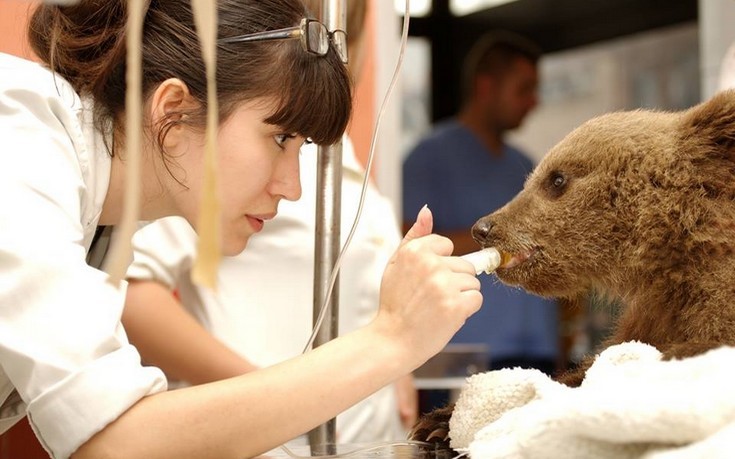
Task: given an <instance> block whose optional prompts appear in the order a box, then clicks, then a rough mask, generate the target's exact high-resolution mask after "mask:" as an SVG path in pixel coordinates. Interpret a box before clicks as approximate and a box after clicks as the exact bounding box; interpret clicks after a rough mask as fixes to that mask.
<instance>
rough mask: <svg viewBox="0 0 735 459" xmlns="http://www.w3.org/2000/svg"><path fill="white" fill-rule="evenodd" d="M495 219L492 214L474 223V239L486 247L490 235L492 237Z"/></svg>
mask: <svg viewBox="0 0 735 459" xmlns="http://www.w3.org/2000/svg"><path fill="white" fill-rule="evenodd" d="M493 226H494V224H493V221H492V219H491V218H490V216H489V215H488V216H485V217H482V218H481V219H479V220H477V222H475V224H474V225H472V239H474V240H475V242H477V243H478V244H480V246H482V247H485V243H486V242H487V239H488V237H490V231H492V229H493Z"/></svg>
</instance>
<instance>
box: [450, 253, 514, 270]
mask: <svg viewBox="0 0 735 459" xmlns="http://www.w3.org/2000/svg"><path fill="white" fill-rule="evenodd" d="M460 258H463V259H465V260H467V261H469V262H470V263H472V266H474V267H475V273H476V274H480V273H482V272H484V273H485V274H490V273H492V272H493V271H495V270H496V269H498V268H499V267H500V266H502V265H503V264H504V263H507V262H508V258H509V256H508V255H507V254H505V253H504V254H501V253H500V251H498V249H496V248H495V247H487V248H484V249H482V250H478V251H477V252H472V253H468V254H466V255H462V256H461V257H460Z"/></svg>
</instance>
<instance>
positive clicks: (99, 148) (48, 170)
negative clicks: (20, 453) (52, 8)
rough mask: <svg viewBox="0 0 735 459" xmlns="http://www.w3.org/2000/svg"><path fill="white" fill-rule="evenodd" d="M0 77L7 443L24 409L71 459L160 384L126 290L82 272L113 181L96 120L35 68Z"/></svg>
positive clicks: (2, 60) (49, 446) (2, 375)
mask: <svg viewBox="0 0 735 459" xmlns="http://www.w3.org/2000/svg"><path fill="white" fill-rule="evenodd" d="M0 75H2V77H1V78H0V140H1V141H2V152H1V153H0V161H1V162H2V164H0V196H2V197H3V198H2V204H0V365H1V366H2V369H1V370H0V401H1V402H2V406H1V407H0V432H4V431H5V430H7V429H8V428H10V427H11V426H12V425H13V424H14V423H15V422H17V421H18V420H19V419H20V418H22V416H23V415H24V414H26V410H27V414H28V417H29V420H30V423H31V425H32V427H33V430H34V431H35V432H36V435H37V436H38V437H39V440H40V441H41V443H42V444H43V446H44V447H45V448H46V450H47V451H48V452H49V453H50V454H51V455H52V456H53V457H57V458H64V457H68V456H69V455H70V454H72V453H73V452H74V451H75V450H76V449H77V448H78V447H79V446H80V445H81V444H82V443H84V442H85V441H87V440H88V439H89V438H90V437H91V436H92V435H94V434H95V433H96V432H98V431H99V430H101V429H102V428H104V427H105V426H106V425H107V424H108V423H110V422H111V421H113V420H115V419H116V418H117V417H118V416H119V415H120V414H121V413H123V412H124V411H126V410H127V409H128V408H129V407H130V406H132V405H133V404H134V403H135V402H136V401H137V400H139V399H140V398H142V397H144V396H145V395H148V394H151V393H153V392H156V391H161V390H165V387H166V386H165V378H164V377H163V374H162V373H161V372H160V371H159V370H156V369H150V368H143V367H142V366H141V365H140V356H139V355H138V352H137V351H136V349H135V348H134V347H132V346H130V345H129V344H128V342H127V338H126V336H125V333H124V331H123V329H122V326H121V324H120V315H121V311H122V307H123V300H124V295H125V286H122V287H121V288H120V289H116V288H114V287H112V286H111V285H110V284H108V283H107V282H106V275H105V274H104V273H102V272H100V271H98V270H95V269H93V268H90V267H89V266H87V265H86V263H85V253H86V251H87V250H88V249H89V245H90V243H91V241H92V237H93V235H94V231H95V228H96V226H97V221H98V219H99V216H100V213H101V211H102V203H103V201H104V198H105V194H106V192H107V187H108V182H109V175H110V158H109V156H108V154H107V150H106V149H105V148H104V146H103V143H102V139H101V137H100V136H99V135H98V134H97V133H96V131H95V130H94V129H93V126H92V121H91V110H89V108H88V107H85V106H84V104H82V101H81V100H80V98H79V97H78V96H77V94H76V93H75V92H74V90H73V89H72V88H71V86H70V85H69V84H68V83H67V82H66V81H64V80H63V79H62V78H61V77H59V76H54V75H52V74H51V73H50V72H48V71H47V70H45V69H43V68H42V67H40V66H39V65H37V64H34V63H30V62H27V61H23V60H21V59H19V58H16V57H12V56H8V55H4V54H0ZM14 391H17V394H16V392H14ZM18 395H19V397H18Z"/></svg>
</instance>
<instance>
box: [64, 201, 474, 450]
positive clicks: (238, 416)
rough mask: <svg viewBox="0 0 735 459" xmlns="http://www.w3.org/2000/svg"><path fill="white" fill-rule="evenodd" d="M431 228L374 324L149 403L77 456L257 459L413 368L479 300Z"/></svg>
mask: <svg viewBox="0 0 735 459" xmlns="http://www.w3.org/2000/svg"><path fill="white" fill-rule="evenodd" d="M431 226H432V224H431V214H430V213H429V212H428V210H424V211H422V212H421V213H420V214H419V219H418V222H417V224H416V225H414V227H413V228H412V229H411V230H410V231H409V233H408V234H407V235H406V237H405V238H404V241H403V242H402V244H401V247H400V248H399V249H398V251H397V252H396V254H395V255H394V256H393V258H392V259H391V261H390V263H389V264H388V266H387V268H386V271H385V273H384V275H383V282H382V285H381V301H380V302H381V304H380V311H379V312H378V314H377V316H376V318H375V320H374V321H373V322H371V323H370V324H369V325H368V326H366V327H364V328H362V329H359V330H357V331H355V332H353V333H350V334H347V335H345V336H342V337H339V338H336V339H334V340H332V341H330V342H328V343H326V344H324V345H322V346H319V347H318V348H316V349H314V350H312V351H310V352H308V353H306V354H304V355H301V356H299V357H296V358H294V359H291V360H289V361H286V362H283V363H281V364H278V365H275V366H272V367H268V368H265V369H262V370H259V371H255V372H252V373H248V374H245V375H242V376H238V377H236V378H231V379H227V380H223V381H218V382H214V383H209V384H203V385H199V386H193V387H189V388H184V389H180V390H176V391H168V392H163V393H159V394H155V395H151V396H148V397H145V398H144V399H142V400H140V401H139V402H138V403H136V404H135V405H134V406H133V407H131V408H130V409H128V410H127V411H126V412H125V413H123V415H121V416H120V417H119V418H118V419H117V420H115V421H114V422H112V423H111V424H109V425H108V426H107V427H105V428H104V429H103V430H102V431H100V432H99V433H97V434H96V435H95V436H94V437H92V438H91V439H90V440H89V441H87V442H86V443H85V444H84V445H82V447H80V448H79V449H78V450H77V452H76V454H75V455H74V457H76V458H87V457H89V458H100V457H146V458H157V457H165V458H170V457H177V458H188V457H192V458H198V457H217V458H229V457H233V458H235V457H237V458H242V457H253V456H255V455H257V454H259V453H262V452H264V451H268V450H269V449H271V448H274V447H276V446H277V445H279V444H282V443H283V442H285V441H287V440H289V439H291V438H293V437H296V436H297V435H299V434H301V433H303V432H306V431H308V430H309V429H311V428H313V427H315V426H317V425H319V424H321V423H324V422H325V421H327V420H328V419H331V418H333V417H334V416H336V415H337V414H338V413H339V412H341V411H343V410H345V409H346V408H348V407H349V406H351V405H353V404H354V403H356V402H357V401H359V400H361V399H363V398H365V397H366V396H368V395H370V394H371V393H373V392H374V391H376V390H378V389H379V388H381V387H383V386H384V385H386V384H389V383H391V382H392V381H394V380H396V379H397V378H399V377H400V376H401V375H405V374H406V373H408V372H411V371H413V370H414V369H415V368H417V367H418V366H419V365H421V364H422V363H424V362H425V361H426V360H427V359H428V358H429V357H431V356H432V355H434V354H436V353H437V352H439V351H440V350H441V349H442V348H443V347H444V346H445V345H446V343H447V342H448V341H449V339H450V338H451V336H452V335H453V334H454V333H456V331H457V330H458V329H459V328H460V327H461V326H462V324H463V323H464V321H465V320H466V319H467V317H469V316H470V315H471V314H473V313H474V312H475V311H477V310H478V309H479V308H480V306H481V304H482V295H481V294H480V292H479V288H480V283H479V281H478V280H477V278H476V277H475V276H474V270H473V269H472V266H471V265H470V264H469V263H467V262H465V261H464V260H461V259H459V258H456V257H448V256H447V255H449V254H450V253H451V250H452V247H451V242H450V241H449V240H447V239H446V238H443V237H440V236H436V235H429V233H430V232H431ZM265 307H267V305H266V306H265Z"/></svg>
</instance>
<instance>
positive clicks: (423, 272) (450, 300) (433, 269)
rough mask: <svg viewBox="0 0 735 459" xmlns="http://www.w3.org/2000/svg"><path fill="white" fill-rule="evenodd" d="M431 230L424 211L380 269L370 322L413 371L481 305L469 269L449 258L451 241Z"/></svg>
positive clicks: (431, 225) (480, 295) (478, 292)
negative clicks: (376, 301) (409, 362)
mask: <svg viewBox="0 0 735 459" xmlns="http://www.w3.org/2000/svg"><path fill="white" fill-rule="evenodd" d="M432 227H433V218H432V215H431V211H430V210H429V209H428V208H427V207H424V208H423V209H421V211H419V214H418V217H417V219H416V223H414V225H413V226H412V227H411V229H409V230H408V232H407V233H406V236H405V237H404V238H403V241H402V242H401V244H400V246H399V248H398V250H397V251H396V253H395V254H394V255H393V257H392V258H391V260H390V262H389V263H388V266H387V267H386V269H385V272H384V274H383V281H382V284H381V291H380V311H379V312H378V316H377V318H376V320H375V322H374V325H375V326H376V327H377V330H379V331H380V332H382V333H384V334H386V335H387V336H388V337H389V338H390V339H393V340H397V342H398V343H400V346H399V347H398V348H399V349H402V350H404V352H408V355H406V357H407V358H408V359H413V362H412V363H413V365H415V367H418V366H419V365H421V364H422V363H424V362H425V361H426V360H427V359H428V358H429V357H431V356H433V355H434V354H436V353H437V352H439V351H441V350H442V349H443V348H444V346H445V345H446V343H447V342H448V341H449V339H450V338H451V337H452V336H453V335H454V334H455V333H456V332H457V330H459V328H460V327H461V326H462V325H463V324H464V322H465V320H466V319H467V318H468V317H469V316H470V315H472V314H473V313H475V312H476V311H477V310H478V309H479V308H480V306H481V305H482V294H481V293H480V281H479V280H478V279H477V278H476V277H475V271H474V269H473V268H472V265H471V264H470V263H467V262H466V261H464V260H462V259H460V258H458V257H451V256H450V255H451V254H452V250H453V248H454V247H453V245H452V242H451V241H450V240H449V239H447V238H446V237H442V236H439V235H436V234H431V230H432Z"/></svg>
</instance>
